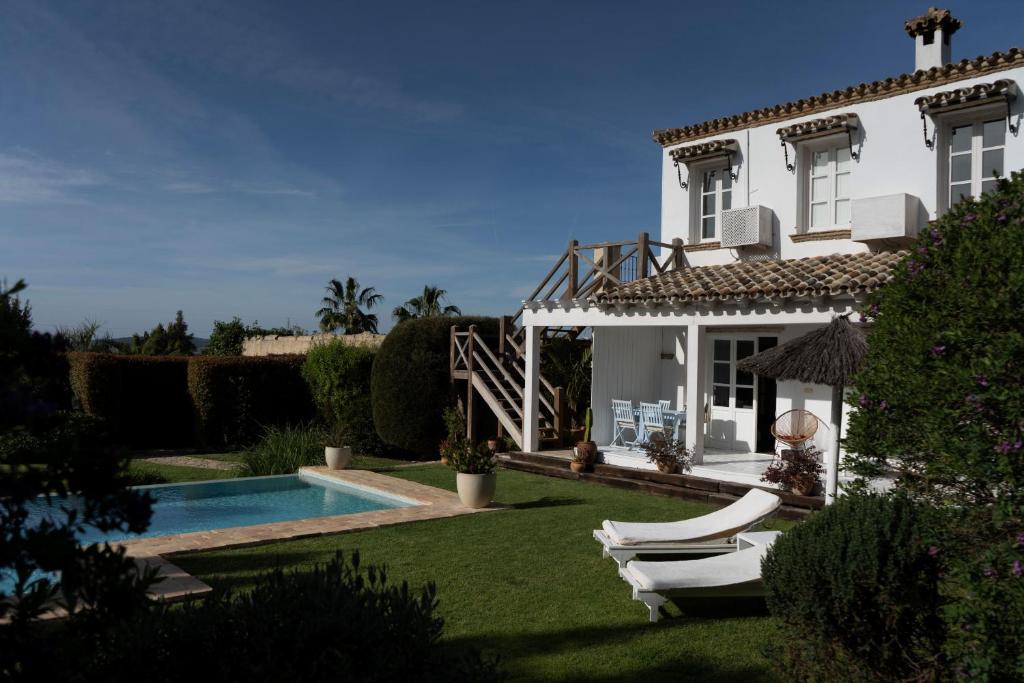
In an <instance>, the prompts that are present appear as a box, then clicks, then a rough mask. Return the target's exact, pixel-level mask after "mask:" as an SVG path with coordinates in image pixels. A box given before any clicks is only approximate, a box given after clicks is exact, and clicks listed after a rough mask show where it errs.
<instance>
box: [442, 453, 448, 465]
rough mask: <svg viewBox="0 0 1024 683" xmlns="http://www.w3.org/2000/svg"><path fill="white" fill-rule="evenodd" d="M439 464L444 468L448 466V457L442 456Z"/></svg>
mask: <svg viewBox="0 0 1024 683" xmlns="http://www.w3.org/2000/svg"><path fill="white" fill-rule="evenodd" d="M441 464H442V465H444V466H445V467H447V466H448V456H447V455H442V456H441Z"/></svg>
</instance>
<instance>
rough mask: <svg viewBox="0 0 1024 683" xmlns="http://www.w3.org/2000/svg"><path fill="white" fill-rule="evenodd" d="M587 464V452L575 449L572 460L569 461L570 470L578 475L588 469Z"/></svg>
mask: <svg viewBox="0 0 1024 683" xmlns="http://www.w3.org/2000/svg"><path fill="white" fill-rule="evenodd" d="M587 464H588V463H587V454H586V452H585V451H581V450H579V449H578V448H576V449H573V452H572V460H570V461H569V469H571V470H572V471H573V472H576V473H579V472H583V471H584V470H586V469H587Z"/></svg>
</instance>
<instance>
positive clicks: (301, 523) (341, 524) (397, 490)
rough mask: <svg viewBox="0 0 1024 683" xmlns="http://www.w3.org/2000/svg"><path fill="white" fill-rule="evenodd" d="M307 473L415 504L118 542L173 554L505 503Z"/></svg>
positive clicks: (142, 551) (379, 478)
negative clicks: (472, 502) (477, 503)
mask: <svg viewBox="0 0 1024 683" xmlns="http://www.w3.org/2000/svg"><path fill="white" fill-rule="evenodd" d="M303 473H305V474H309V475H313V476H316V477H322V478H326V479H333V480H336V481H338V482H339V483H342V484H347V485H349V486H354V487H356V488H361V489H364V490H366V489H369V490H370V491H371V492H375V493H379V494H382V495H385V496H397V497H400V498H405V499H408V500H409V501H411V502H413V503H414V504H413V505H411V506H408V507H399V508H391V509H385V510H374V511H371V512H356V513H350V514H345V515H333V516H328V517H311V518H308V519H299V520H290V521H284V522H271V523H268V524H257V525H253V526H242V527H228V528H224V529H211V530H209V531H195V532H189V533H184V534H174V535H169V536H156V537H152V538H140V539H136V540H127V541H117V542H116V545H120V546H122V547H124V548H125V549H126V550H127V552H128V554H129V555H131V556H133V557H144V556H163V555H174V554H178V553H186V552H195V551H199V550H214V549H218V550H219V549H225V548H238V547H243V546H248V545H258V544H261V543H268V542H271V541H284V540H292V539H298V538H308V537H312V536H324V535H328V534H341V533H346V532H351V531H362V530H364V529H373V528H377V527H384V526H393V525H395V524H404V523H406V522H418V521H422V520H427V519H440V518H444V517H457V516H460V515H466V514H474V513H477V512H488V511H491V510H500V509H502V507H501V506H497V505H491V506H490V507H486V508H480V509H473V508H468V507H466V506H464V505H463V504H462V503H461V501H459V497H458V495H457V494H455V493H452V492H451V491H445V490H443V489H438V488H434V487H433V486H427V485H425V484H419V483H417V482H413V481H407V480H405V479H398V478H397V477H389V476H387V475H384V474H378V473H376V472H369V471H366V470H331V469H328V468H327V467H322V466H321V467H302V468H300V469H299V474H303Z"/></svg>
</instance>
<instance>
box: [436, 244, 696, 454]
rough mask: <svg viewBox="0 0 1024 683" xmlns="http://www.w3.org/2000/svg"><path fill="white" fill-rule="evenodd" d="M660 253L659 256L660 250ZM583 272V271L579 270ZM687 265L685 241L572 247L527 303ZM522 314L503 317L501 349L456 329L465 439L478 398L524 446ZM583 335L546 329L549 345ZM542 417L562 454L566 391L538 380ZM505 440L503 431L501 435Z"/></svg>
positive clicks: (546, 442)
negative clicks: (463, 383)
mask: <svg viewBox="0 0 1024 683" xmlns="http://www.w3.org/2000/svg"><path fill="white" fill-rule="evenodd" d="M659 249H660V253H659V252H658V251H657V250H659ZM581 266H582V269H581ZM684 266H685V259H684V254H683V243H682V240H679V239H675V240H672V242H671V244H669V243H663V242H656V241H653V240H651V238H650V235H648V233H646V232H641V233H640V234H639V236H638V237H637V239H636V240H626V241H621V242H600V243H597V244H582V245H581V244H580V243H579V242H577V241H576V240H572V241H570V242H569V245H568V246H567V247H566V249H565V251H564V252H563V253H562V255H561V256H560V257H559V258H558V260H557V262H556V263H555V265H554V266H553V267H552V268H551V270H549V271H548V273H547V275H545V276H544V279H543V280H542V281H541V283H540V284H539V285H538V286H537V287H536V289H534V291H533V292H532V293H531V294H530V296H528V297H527V301H541V302H545V301H563V300H565V301H569V300H576V299H583V298H587V297H590V296H592V295H594V294H597V293H598V292H600V291H602V290H603V289H605V288H607V287H615V286H618V285H621V284H623V283H625V282H631V281H633V280H637V279H643V278H646V277H649V276H651V275H655V274H660V273H665V272H668V271H670V270H674V269H676V268H682V267H684ZM522 315H523V309H522V308H520V309H519V310H517V311H516V313H515V314H514V315H511V316H507V317H504V318H502V319H501V327H500V330H499V334H498V339H497V343H494V342H493V340H492V341H491V343H490V344H488V342H487V341H486V340H485V339H484V338H483V337H481V336H480V335H479V334H478V333H477V331H476V328H475V327H470V328H469V329H468V330H458V329H456V328H455V327H452V331H451V368H450V369H451V378H452V380H453V381H454V380H458V379H461V380H466V381H467V382H466V384H467V397H466V398H467V400H466V412H467V414H466V425H467V435H466V436H467V438H469V439H470V440H471V441H474V442H475V441H476V440H477V439H476V435H475V434H473V429H474V427H473V422H474V421H473V404H474V397H475V396H476V395H479V396H480V398H482V399H483V401H484V403H485V404H486V405H487V407H488V408H489V409H490V410H491V411H492V412H493V413H494V415H495V417H496V418H497V420H498V425H499V430H500V431H504V432H506V433H507V434H508V435H509V436H511V437H512V439H514V440H515V442H516V443H517V444H519V447H520V448H522V447H523V394H524V387H525V383H526V371H525V363H526V360H525V355H526V354H525V348H524V345H525V339H526V338H525V329H524V328H523V327H522V325H521V324H520V321H521V319H522ZM584 331H585V328H580V327H559V328H554V327H550V328H546V329H544V330H543V331H542V334H541V353H543V348H544V346H543V345H544V342H545V341H546V340H549V339H552V338H555V337H569V338H570V339H576V338H578V337H579V335H580V334H582V333H583V332H584ZM539 385H540V392H539V393H540V396H539V404H540V410H539V412H540V416H539V418H538V429H539V434H540V447H541V448H552V447H555V448H557V447H558V446H561V445H562V444H563V442H565V440H566V439H567V437H568V433H569V428H570V425H571V423H572V415H571V414H570V413H569V410H568V407H567V404H566V401H565V399H564V396H563V389H562V388H561V387H556V386H552V384H551V382H549V381H548V380H547V379H546V378H545V377H544V376H543V375H541V376H540V380H539ZM499 436H500V433H499Z"/></svg>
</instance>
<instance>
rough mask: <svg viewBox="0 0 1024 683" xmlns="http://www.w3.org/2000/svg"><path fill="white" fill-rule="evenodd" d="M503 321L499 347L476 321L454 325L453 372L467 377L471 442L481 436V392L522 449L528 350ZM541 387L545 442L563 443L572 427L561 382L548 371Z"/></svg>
mask: <svg viewBox="0 0 1024 683" xmlns="http://www.w3.org/2000/svg"><path fill="white" fill-rule="evenodd" d="M501 322H502V324H501V329H500V335H499V341H498V344H497V345H496V347H497V348H496V349H492V348H491V345H489V344H488V342H487V340H485V339H484V337H483V336H481V335H480V333H479V332H478V331H477V328H476V325H470V327H469V329H468V330H465V331H460V330H459V329H458V328H456V327H454V326H453V327H452V330H451V358H450V367H451V377H452V379H453V380H456V379H463V380H467V397H466V411H467V415H466V425H467V430H468V433H467V437H468V438H469V439H470V441H476V440H477V439H476V435H475V434H473V423H474V420H473V406H474V402H475V401H474V396H479V397H480V398H481V399H483V401H484V403H485V404H486V405H487V407H488V408H489V409H490V410H491V412H492V413H494V415H495V417H496V418H497V419H498V424H499V425H500V428H501V430H503V431H504V432H505V433H507V434H508V435H509V436H510V437H512V439H513V440H514V441H515V442H516V444H518V445H519V447H520V448H522V447H523V398H524V395H525V385H526V368H525V363H526V361H525V359H524V357H523V354H522V349H521V348H519V347H516V346H515V345H514V341H512V340H511V339H510V338H509V337H510V336H511V335H509V334H507V329H506V324H505V323H506V322H507V319H503V320H502V321H501ZM540 387H541V391H540V397H539V408H540V410H539V416H538V425H537V426H538V431H539V434H540V441H541V447H542V448H543V447H549V448H550V447H557V446H559V445H561V443H562V439H563V436H564V435H565V433H566V431H567V430H568V427H569V422H568V420H569V419H570V416H569V412H568V408H567V406H566V402H565V398H564V396H563V395H562V388H561V387H554V386H552V385H551V383H550V382H549V381H548V380H547V379H545V378H544V376H543V375H541V376H540Z"/></svg>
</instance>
